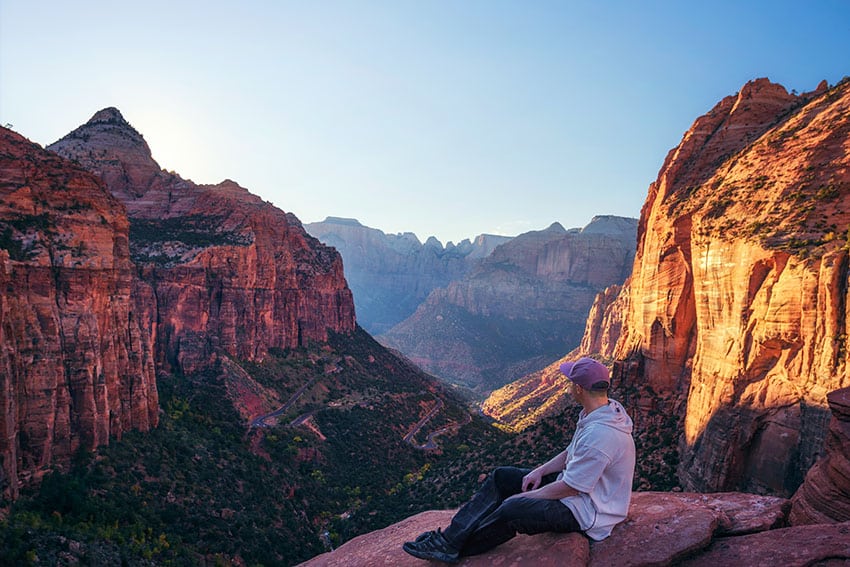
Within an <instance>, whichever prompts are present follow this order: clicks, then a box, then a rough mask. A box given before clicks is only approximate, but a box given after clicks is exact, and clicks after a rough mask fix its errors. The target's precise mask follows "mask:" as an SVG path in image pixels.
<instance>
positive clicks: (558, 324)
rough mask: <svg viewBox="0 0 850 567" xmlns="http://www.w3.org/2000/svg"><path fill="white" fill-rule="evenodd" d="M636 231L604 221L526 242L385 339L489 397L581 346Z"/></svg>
mask: <svg viewBox="0 0 850 567" xmlns="http://www.w3.org/2000/svg"><path fill="white" fill-rule="evenodd" d="M636 227H637V223H636V221H635V219H628V218H623V217H613V216H598V217H595V218H594V219H592V220H591V222H590V223H589V224H588V225H587V226H586V227H584V228H582V229H572V230H565V229H564V228H563V227H562V226H561V225H560V224H558V223H555V224H553V225H552V226H550V227H549V228H547V229H545V230H541V231H533V232H529V233H525V234H521V235H519V236H517V237H515V238H514V239H513V240H511V241H510V242H507V243H505V244H503V245H501V246H499V247H498V248H496V249H495V250H494V251H493V253H492V254H490V255H489V256H488V257H487V258H485V259H484V260H483V261H482V262H481V263H480V264H479V265H478V266H476V267H475V268H474V269H473V270H472V271H471V272H470V273H469V274H468V275H467V276H465V277H464V278H463V279H461V280H458V281H456V282H453V283H451V284H449V286H448V287H446V288H442V289H437V290H434V291H433V292H432V293H431V295H429V297H428V299H427V300H426V301H425V302H424V303H423V304H422V305H421V306H420V307H419V308H418V309H417V311H416V313H414V314H413V315H412V316H411V317H410V318H408V319H407V320H405V321H403V322H402V323H400V324H399V325H397V326H396V327H394V328H393V329H392V330H391V331H389V332H388V333H386V334H384V335H381V336H380V337H379V340H381V342H383V343H384V344H386V345H388V346H391V347H394V348H397V349H398V350H400V351H401V352H403V353H404V354H405V355H406V356H408V357H409V358H411V360H413V361H414V362H416V363H417V364H419V365H420V366H421V367H422V368H424V369H425V370H427V371H429V372H431V373H433V374H435V375H437V376H439V377H441V378H443V379H445V380H448V381H450V382H455V383H459V384H463V385H466V386H470V387H473V388H476V389H478V390H481V391H489V390H491V389H493V388H498V387H500V386H502V385H504V384H506V383H507V382H510V381H512V380H515V379H516V378H518V377H520V376H523V375H525V374H528V373H530V372H533V371H537V370H539V369H541V368H543V367H545V366H546V365H547V364H549V363H551V362H552V361H553V360H555V359H557V358H558V357H559V356H561V355H562V354H563V353H564V352H565V350H569V349H571V348H574V347H576V346H578V344H579V341H580V338H581V333H582V331H583V329H584V325H585V321H586V319H587V315H588V311H589V310H590V307H591V305H592V303H593V300H594V297H595V295H596V293H597V292H599V291H601V290H603V289H605V288H606V287H608V286H610V285H612V284H618V283H622V281H623V280H624V279H625V278H626V276H627V275H628V270H629V268H630V267H631V264H632V259H633V254H634V242H635V235H636Z"/></svg>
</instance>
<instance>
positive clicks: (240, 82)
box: [0, 0, 850, 243]
mask: <svg viewBox="0 0 850 567" xmlns="http://www.w3.org/2000/svg"><path fill="white" fill-rule="evenodd" d="M845 75H850V1H847V0H834V1H818V0H811V1H802V0H794V1H783V0H775V1H763V2H755V1H753V2H747V1H745V0H738V1H727V0H719V1H712V2H686V1H681V0H678V1H670V2H654V1H640V0H634V1H604V0H595V1H562V2H545V1H535V0H523V1H520V0H517V1H513V2H505V1H499V0H481V1H477V0H453V1H440V0H420V1H416V2H411V1H405V0H388V1H386V2H377V1H356V0H348V1H340V2H335V1H321V0H316V1H314V0H303V1H299V2H290V1H285V0H280V1H272V0H269V1H265V2H263V1H252V0H242V1H236V0H234V1H231V2H222V1H214V0H205V1H181V0H167V1H163V0H146V1H144V2H135V1H134V2H130V1H127V2H124V1H99V2H96V1H90V0H74V1H58V0H56V1H47V0H40V1H32V0H0V124H7V123H10V124H12V125H13V128H14V129H15V130H16V131H18V132H20V133H21V134H23V135H25V136H26V137H28V138H29V139H31V140H33V141H35V142H38V143H40V144H42V145H47V144H50V143H52V142H54V141H55V140H57V139H59V138H60V137H62V136H63V135H65V134H66V133H68V132H70V131H71V130H73V129H74V128H75V127H77V126H78V125H80V124H82V123H84V122H86V121H87V120H88V119H89V118H90V117H91V116H92V115H93V114H94V113H95V112H96V111H98V110H100V109H101V108H105V107H107V106H115V107H117V108H119V109H120V110H121V112H122V113H123V114H124V117H125V118H126V119H127V120H128V121H129V122H130V123H131V124H132V125H133V126H134V127H135V128H136V129H137V130H139V131H140V132H141V133H142V134H143V135H144V136H145V139H146V140H147V142H148V144H149V145H150V147H151V149H152V151H153V155H154V158H155V159H156V160H157V161H158V162H159V164H160V166H161V167H163V168H165V169H168V170H174V171H176V172H178V173H180V174H181V175H182V176H183V177H186V178H190V179H192V180H193V181H195V182H197V183H217V182H219V181H221V180H223V179H225V178H230V179H233V180H235V181H237V182H239V183H240V184H241V185H243V186H245V187H247V188H248V189H250V190H251V191H252V192H254V193H256V194H258V195H260V196H261V197H263V198H264V199H266V200H268V201H271V202H273V203H274V204H276V205H277V206H278V207H280V208H281V209H283V210H285V211H288V212H292V213H294V214H295V215H297V216H298V217H299V218H300V219H301V220H302V221H303V222H312V221H317V220H322V219H324V217H326V216H328V215H333V216H345V217H354V218H357V219H359V220H360V221H361V222H362V223H364V224H366V225H368V226H372V227H375V228H379V229H381V230H383V231H385V232H388V233H395V232H403V231H411V232H414V233H416V234H417V235H418V236H419V238H420V239H421V240H424V239H425V238H427V237H428V236H429V235H434V236H436V237H437V238H439V239H440V240H441V241H442V242H443V243H445V242H446V241H448V240H452V241H455V242H458V241H459V240H462V239H463V238H470V237H474V236H475V235H477V234H480V233H498V234H508V235H514V234H518V233H520V232H525V231H527V230H533V229H540V228H544V227H546V226H548V225H549V224H551V223H552V222H554V221H558V222H560V223H561V224H563V225H564V226H565V227H568V228H569V227H575V226H583V225H584V224H586V223H587V222H588V221H589V220H590V218H591V217H592V216H593V215H596V214H616V215H624V216H635V217H636V216H638V215H639V213H640V207H641V205H642V204H643V201H644V199H645V197H646V191H647V187H648V185H649V183H650V182H651V181H653V180H654V179H655V177H656V176H657V173H658V169H659V167H660V166H661V163H662V161H663V160H664V157H665V155H666V154H667V152H668V150H670V149H671V148H672V147H674V146H676V145H677V144H678V143H679V141H680V139H681V137H682V134H683V133H684V132H685V130H687V129H688V127H689V126H690V125H691V123H692V122H693V121H694V119H696V118H697V117H698V116H699V115H701V114H703V113H705V112H706V111H708V110H709V109H710V108H711V107H712V106H714V104H715V103H716V102H717V101H719V100H720V99H721V98H723V97H724V96H726V95H730V94H734V93H735V92H737V91H738V90H739V89H740V88H741V86H742V85H743V84H744V83H746V82H747V81H749V80H751V79H755V78H759V77H768V78H769V79H771V80H772V81H774V82H778V83H781V84H782V85H784V86H785V87H786V88H787V89H788V90H789V91H790V90H792V89H794V90H797V91H799V92H805V91H810V90H813V89H814V88H815V87H816V86H817V84H818V82H819V81H820V80H821V79H826V80H827V81H828V82H829V83H830V84H834V83H836V82H837V81H839V80H840V79H841V78H842V77H844V76H845Z"/></svg>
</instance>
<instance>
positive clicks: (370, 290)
mask: <svg viewBox="0 0 850 567" xmlns="http://www.w3.org/2000/svg"><path fill="white" fill-rule="evenodd" d="M304 228H305V229H306V230H307V232H309V233H310V234H311V235H313V236H315V237H316V238H318V239H319V240H320V241H322V242H323V243H325V244H327V245H328V246H333V247H334V248H336V249H337V251H339V253H340V255H341V256H342V259H343V263H344V264H345V278H346V280H347V281H348V285H349V287H351V291H352V293H353V294H354V305H355V308H356V309H357V322H358V323H359V324H360V326H362V327H363V328H364V329H366V330H367V331H369V332H370V333H372V334H373V335H379V334H381V333H385V332H387V331H389V330H390V329H391V328H392V327H394V326H395V325H396V324H398V323H400V322H401V321H403V320H404V319H406V318H407V317H409V316H410V315H412V314H413V312H414V311H415V310H416V308H417V307H418V306H419V305H420V304H421V303H422V302H423V301H424V300H425V298H426V297H428V294H429V293H431V291H432V290H434V289H436V288H441V287H446V286H447V285H449V283H451V282H453V281H455V280H458V279H460V278H462V277H463V276H464V275H466V274H467V273H468V272H469V270H471V269H472V267H473V266H475V265H476V264H477V263H478V262H479V261H480V260H481V259H482V258H484V257H485V256H487V255H489V254H490V253H491V252H492V251H493V250H494V249H495V248H496V247H497V246H498V245H500V244H503V243H505V242H507V241H509V240H510V239H511V238H510V237H507V236H497V235H493V234H481V235H479V236H477V237H476V238H475V239H474V240H472V241H470V240H468V239H467V240H463V241H462V242H460V243H459V244H457V245H455V244H453V243H452V242H449V243H447V244H446V246H445V247H444V246H443V245H442V244H441V243H440V241H439V240H437V239H436V238H434V237H433V236H432V237H430V238H428V240H426V241H425V243H424V244H423V243H421V242H420V241H419V239H418V238H417V237H416V235H415V234H413V233H410V232H407V233H403V234H385V233H384V232H383V231H380V230H378V229H375V228H370V227H367V226H363V225H362V224H360V223H359V222H358V221H356V220H354V219H343V218H337V217H328V218H327V219H325V220H324V221H322V222H314V223H308V224H305V225H304Z"/></svg>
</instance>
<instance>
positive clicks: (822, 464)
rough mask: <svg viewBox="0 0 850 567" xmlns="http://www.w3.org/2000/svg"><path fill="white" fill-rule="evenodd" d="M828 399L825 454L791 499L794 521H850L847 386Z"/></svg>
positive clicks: (849, 399)
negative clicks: (828, 420)
mask: <svg viewBox="0 0 850 567" xmlns="http://www.w3.org/2000/svg"><path fill="white" fill-rule="evenodd" d="M827 400H828V401H829V408H830V410H832V419H831V420H830V422H829V430H828V432H827V436H826V441H825V442H824V457H823V458H822V459H820V460H819V461H818V462H816V463H815V465H814V466H813V467H812V468H811V469H810V470H809V472H808V474H807V475H806V480H805V482H803V485H802V486H800V489H799V490H798V491H797V493H796V494H795V495H794V498H792V499H791V502H792V504H793V506H792V508H791V516H790V521H791V523H792V524H795V525H802V524H826V523H834V522H848V521H850V388H844V389H843V390H837V391H835V392H830V393H829V395H828V396H827Z"/></svg>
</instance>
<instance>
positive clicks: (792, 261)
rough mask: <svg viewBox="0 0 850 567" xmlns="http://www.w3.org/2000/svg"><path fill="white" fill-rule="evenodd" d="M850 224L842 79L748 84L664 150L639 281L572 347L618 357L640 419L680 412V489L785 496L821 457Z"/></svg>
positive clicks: (842, 361)
mask: <svg viewBox="0 0 850 567" xmlns="http://www.w3.org/2000/svg"><path fill="white" fill-rule="evenodd" d="M848 226H850V82H848V81H843V82H842V83H841V84H839V85H836V86H834V87H832V88H829V87H828V85H826V84H825V83H822V84H821V85H820V86H819V87H818V88H817V90H815V91H813V92H811V93H806V94H803V95H800V96H797V95H794V94H789V93H788V92H787V91H786V90H785V89H784V88H783V87H782V86H780V85H776V84H773V83H771V82H769V81H768V80H767V79H759V80H756V81H752V82H750V83H748V84H746V85H745V86H744V87H743V88H742V89H741V91H740V92H739V93H737V94H736V95H734V96H730V97H727V98H725V99H723V100H722V101H720V102H719V103H718V104H717V105H716V106H715V107H714V108H713V109H712V110H711V111H710V112H709V113H708V114H706V115H705V116H702V117H700V118H699V119H697V120H696V121H695V122H694V124H693V126H691V128H690V129H689V130H688V131H687V132H686V133H685V135H684V137H683V139H682V142H681V143H680V144H679V146H677V147H676V148H675V149H673V150H672V151H671V152H670V153H669V154H668V156H667V158H666V160H665V162H664V164H663V166H662V168H661V171H660V172H659V176H658V179H657V180H656V181H655V182H653V183H652V184H651V185H650V187H649V194H648V196H647V200H646V202H645V204H644V206H643V209H642V211H641V218H640V224H639V232H638V245H637V253H636V256H635V261H634V267H633V270H632V274H631V276H630V277H629V279H628V280H627V281H626V283H625V284H624V286H623V287H622V290H621V291H620V292H619V293H616V290H615V289H611V290H609V291H608V292H607V293H605V294H600V295H599V296H598V297H597V301H596V305H595V306H594V308H593V309H592V310H591V313H592V317H591V319H590V320H589V322H588V327H587V328H586V330H585V335H584V339H583V342H582V345H581V347H580V348H579V349H577V350H576V351H575V352H573V353H571V354H570V356H571V357H575V356H581V355H591V354H593V355H597V356H600V357H601V358H603V359H609V360H610V359H614V360H616V361H617V362H616V363H615V364H614V366H613V368H614V378H615V384H620V385H623V386H626V387H628V388H630V389H636V390H637V391H638V393H637V394H636V395H635V396H633V398H632V402H633V407H631V408H630V410H631V411H633V412H635V414H636V415H635V418H636V422H637V423H638V424H641V423H652V422H653V421H652V420H653V418H652V417H651V416H650V415H649V414H650V413H653V412H654V414H658V415H674V416H678V417H679V418H680V419H681V421H682V423H681V435H680V448H679V456H680V459H679V469H678V476H679V480H680V482H681V484H682V486H683V487H684V488H686V489H689V490H698V491H711V490H747V491H755V492H771V493H775V494H780V495H783V496H790V495H792V494H793V493H794V491H795V490H796V488H797V487H798V486H799V485H800V483H801V482H802V480H803V477H804V475H805V473H806V471H807V470H808V469H809V468H810V467H811V466H812V464H813V463H814V462H815V460H816V458H817V456H818V452H819V451H820V448H821V446H822V442H823V438H824V434H825V431H826V426H827V422H828V419H829V412H828V409H827V404H826V396H827V392H830V391H832V390H836V389H840V388H843V387H847V386H848V385H850V378H848V374H847V372H846V368H847V357H848V349H847V330H846V325H847V323H846V320H847V310H848V297H847V295H848V266H849V265H850V262H848V246H847V234H846V229H847V227H848ZM639 427H640V426H639Z"/></svg>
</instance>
